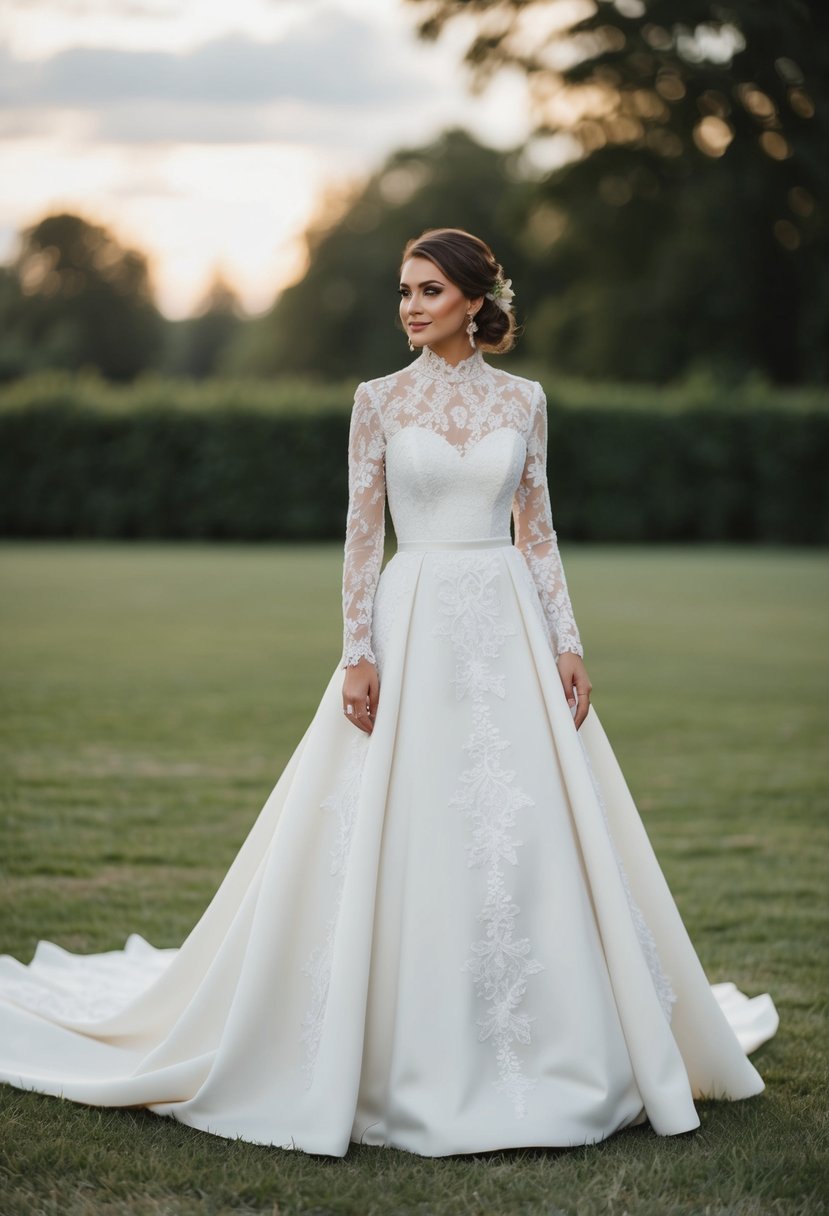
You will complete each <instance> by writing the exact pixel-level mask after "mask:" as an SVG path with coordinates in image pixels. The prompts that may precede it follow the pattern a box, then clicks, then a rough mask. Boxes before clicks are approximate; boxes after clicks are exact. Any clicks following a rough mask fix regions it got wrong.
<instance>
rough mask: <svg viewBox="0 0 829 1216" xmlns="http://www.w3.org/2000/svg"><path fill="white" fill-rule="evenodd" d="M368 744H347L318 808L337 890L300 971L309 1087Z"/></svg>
mask: <svg viewBox="0 0 829 1216" xmlns="http://www.w3.org/2000/svg"><path fill="white" fill-rule="evenodd" d="M352 729H353V728H352ZM367 744H368V736H367V735H362V734H359V735H358V734H356V732H355V737H354V739H353V740H351V741H350V754H349V756H348V758H347V760H346V764H345V771H344V774H343V779H342V784H341V785H340V786H339V787H338V788H337V789H336V790H335V791H334V792H333V793H332V794H329V796H328V797H327V798H326V799H324V801H323V802H322V803H321V804H320V809H321V810H325V811H331V812H333V814H334V815H336V835H335V839H334V845H333V847H332V849H331V862H330V866H329V873H330V874H331V875H332V877H334V878H336V879H337V886H336V892H335V895H334V911H333V913H332V915H331V916H330V917H329V919H328V923H327V925H326V929H325V938H324V940H323V941H322V942H321V944H320V945H319V946H316V947H315V948H314V950H312V951H311V954H310V955H309V957H308V959H307V961H306V963H305V964H304V966H303V968H302V972H303V974H304V975H307V976H309V977H310V979H311V1000H310V1004H309V1007H308V1011H307V1013H306V1015H305V1017H304V1018H303V1021H302V1034H301V1035H300V1041H301V1042H302V1043H304V1044H305V1062H304V1065H303V1068H304V1071H305V1077H306V1085H309V1086H310V1084H311V1081H312V1080H313V1075H314V1066H315V1064H316V1059H317V1052H318V1051H319V1045H320V1039H321V1038H322V1028H323V1024H324V1022H325V1010H326V1006H327V1004H328V987H329V982H330V979H331V965H332V962H333V957H334V938H335V935H336V931H337V923H338V921H339V918H340V909H341V907H342V899H343V889H344V887H345V875H346V868H347V865H348V857H349V854H350V852H351V839H352V836H353V834H354V824H355V821H356V818H357V806H358V804H359V798H360V782H361V779H362V774H363V765H364V764H365V758H366V753H367Z"/></svg>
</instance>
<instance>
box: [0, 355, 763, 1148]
mask: <svg viewBox="0 0 829 1216" xmlns="http://www.w3.org/2000/svg"><path fill="white" fill-rule="evenodd" d="M546 428H547V416H546V403H545V400H544V394H543V392H542V391H541V388H540V386H539V385H538V384H535V383H533V382H531V381H528V380H525V379H523V378H521V377H518V376H513V375H510V374H508V373H506V372H504V371H501V370H500V369H495V368H493V367H491V366H489V365H488V364H487V363H486V362H485V361H484V360H483V358H482V357H481V355H480V352H477V351H476V352H475V353H474V354H473V355H471V356H470V357H469V358H467V359H465V360H463V361H462V362H461V363H460V364H458V365H457V366H455V367H453V366H451V365H449V364H448V363H446V362H445V361H444V360H443V359H441V358H440V357H439V356H438V355H436V354H435V353H434V352H433V351H431V350H430V349H429V348H428V347H426V348H425V349H424V350H423V351H422V353H421V354H420V355H419V356H418V357H417V358H416V359H415V360H414V361H413V362H412V363H411V364H410V366H409V367H407V368H405V369H403V370H402V371H401V372H398V373H395V374H394V375H391V376H386V377H383V378H380V379H378V380H374V381H370V382H367V383H365V384H361V385H360V386H359V388H358V390H357V394H356V398H355V404H354V410H353V413H352V419H351V430H350V437H349V508H348V521H347V535H346V544H345V562H344V572H343V607H344V649H343V655H342V658H341V661H340V663H338V665H337V667H336V669H335V670H334V672H333V674H332V676H331V679H330V682H329V683H328V686H327V687H326V689H325V691H324V692H323V695H322V699H321V701H320V704H319V707H318V709H317V711H316V713H315V715H314V717H313V719H312V721H311V722H310V724H309V725H308V727H307V729H306V731H305V734H304V735H303V737H302V738H301V739H300V741H299V743H298V744H297V747H296V749H295V751H294V753H293V755H292V756H291V758H290V760H289V761H288V763H287V765H286V767H285V769H284V771H283V772H282V774H281V776H280V777H279V779H278V781H277V783H276V785H275V787H274V789H273V791H272V793H271V794H270V796H269V798H268V800H267V802H266V804H265V806H264V808H263V810H262V811H261V814H260V815H259V817H258V819H257V820H256V822H255V823H254V825H253V827H252V829H251V832H250V834H249V836H248V837H247V839H246V841H245V842H244V844H243V846H242V848H241V850H240V852H239V854H238V856H237V857H236V860H235V861H234V863H233V865H232V866H231V868H230V870H229V871H228V874H227V876H226V877H225V879H224V881H223V882H222V884H221V886H220V888H219V890H218V892H217V893H216V895H215V897H214V898H213V900H212V902H211V903H210V905H209V906H208V908H207V910H206V911H205V913H204V914H203V916H202V917H201V919H200V920H199V922H198V924H197V925H196V926H195V928H194V929H193V930H192V932H191V933H190V935H189V936H188V937H187V939H186V941H185V942H184V944H183V945H182V946H181V947H180V948H178V949H168V950H156V949H154V948H153V947H152V946H151V945H149V944H148V943H147V942H145V941H144V940H143V939H142V938H140V937H138V936H136V935H133V936H132V937H131V938H130V939H129V940H128V941H127V945H126V948H125V949H124V950H117V951H113V952H111V953H107V954H98V955H89V956H82V955H73V954H70V953H68V952H66V951H63V950H62V949H60V948H59V947H57V946H55V945H53V944H51V943H47V942H41V943H40V945H39V946H38V949H37V951H36V954H35V957H34V960H33V961H32V963H31V964H30V965H29V966H24V965H22V964H21V963H19V962H17V961H16V960H14V959H12V958H10V957H8V956H5V957H4V958H3V959H2V960H1V961H0V1079H2V1080H4V1081H7V1082H9V1083H10V1084H12V1085H16V1086H18V1087H21V1088H27V1089H33V1090H38V1091H42V1092H44V1093H48V1094H58V1095H63V1096H64V1097H65V1098H68V1099H72V1100H74V1101H77V1102H84V1103H90V1104H94V1105H101V1106H145V1107H148V1108H149V1109H150V1110H152V1111H155V1112H157V1113H158V1114H162V1115H170V1116H172V1117H174V1118H176V1119H178V1120H181V1122H183V1123H187V1124H190V1125H192V1126H194V1127H197V1128H202V1129H204V1130H205V1131H208V1132H213V1133H215V1134H218V1135H220V1136H227V1137H242V1138H244V1139H245V1140H250V1141H254V1142H257V1143H261V1144H269V1145H277V1146H282V1147H285V1148H298V1149H302V1150H305V1151H307V1152H311V1153H324V1154H333V1155H337V1156H341V1155H343V1154H345V1152H346V1151H347V1149H348V1146H349V1143H350V1141H352V1140H353V1141H358V1142H362V1143H367V1144H375V1145H390V1146H395V1147H398V1148H402V1149H406V1150H409V1151H412V1152H415V1153H420V1154H424V1155H429V1156H441V1155H445V1154H450V1153H469V1152H476V1151H482V1150H490V1149H499V1148H510V1147H516V1146H530V1145H535V1146H543V1145H549V1146H565V1145H577V1144H584V1143H589V1142H593V1141H597V1140H601V1139H603V1138H604V1137H607V1136H609V1135H611V1134H612V1133H614V1132H616V1131H617V1130H619V1129H620V1128H623V1127H625V1126H626V1125H629V1124H632V1123H636V1122H641V1121H642V1120H644V1119H648V1120H650V1123H651V1125H652V1127H653V1129H654V1131H655V1132H657V1133H658V1134H661V1135H672V1134H674V1133H678V1132H684V1131H687V1130H689V1129H691V1128H694V1127H696V1126H697V1125H698V1123H699V1118H698V1115H697V1112H696V1109H695V1106H694V1099H695V1098H700V1097H717V1098H728V1099H737V1098H746V1097H748V1096H749V1095H751V1094H756V1093H759V1092H760V1090H762V1088H763V1082H762V1080H761V1079H760V1077H759V1075H758V1073H757V1072H756V1071H755V1069H754V1067H753V1066H752V1064H751V1063H750V1062H749V1060H748V1059H747V1053H748V1052H749V1051H751V1050H753V1049H754V1048H755V1047H756V1046H758V1044H760V1043H761V1042H763V1041H765V1040H766V1039H767V1038H769V1037H770V1036H771V1035H773V1034H774V1032H775V1029H776V1027H777V1013H776V1010H775V1007H774V1005H773V1003H772V1000H771V998H770V997H769V996H768V995H762V996H758V997H755V998H753V999H751V1000H749V999H748V998H747V997H745V996H743V994H742V993H740V992H739V991H738V990H737V989H736V988H735V987H734V986H733V985H729V984H722V985H716V986H715V987H714V988H713V989H712V987H711V986H710V985H709V983H708V981H707V979H706V977H705V974H704V972H703V970H702V968H701V966H700V963H699V961H698V959H697V956H696V954H695V952H694V949H693V947H692V945H691V943H690V941H689V939H688V936H687V934H686V932H685V929H684V927H683V924H682V921H681V919H680V916H679V914H678V912H677V909H676V907H675V905H674V902H673V900H672V898H671V895H670V892H669V890H668V888H667V886H666V883H665V880H664V878H663V876H662V873H661V870H660V868H659V865H658V863H657V861H656V858H655V857H654V854H653V852H652V850H651V847H650V844H649V842H648V838H647V836H646V834H645V831H644V829H643V827H642V824H641V822H640V819H639V816H638V814H637V811H636V808H635V806H634V804H633V802H632V800H631V797H630V794H629V792H628V789H627V787H626V785H625V781H624V778H623V776H622V774H621V772H620V769H619V766H618V764H617V761H616V759H615V757H614V755H613V752H612V751H611V748H610V745H609V744H608V741H607V739H606V736H605V734H604V732H603V730H602V727H601V724H600V722H599V718H598V715H597V713H596V710H595V708H592V709H591V710H590V713H589V714H588V717H587V719H586V721H585V723H584V725H583V726H582V727H581V729H580V730H579V731H577V730H576V728H575V726H574V722H573V717H572V714H571V712H570V710H569V708H568V705H567V702H566V698H565V694H564V691H563V688H562V684H561V681H560V679H559V676H558V670H557V667H556V653H557V652H561V651H566V650H569V651H574V652H576V653H581V644H580V640H579V635H578V631H577V629H576V625H575V621H574V619H573V613H572V609H571V604H570V599H569V596H568V591H567V586H566V583H565V579H564V574H563V571H562V567H561V562H560V558H559V553H558V547H557V543H556V536H555V532H554V531H553V525H552V518H551V514H550V500H549V494H548V490H547V481H546V473H545V460H546V446H547V429H546ZM386 495H388V502H389V507H390V511H391V515H392V518H393V521H394V526H395V531H396V535H397V541H398V549H397V552H396V553H395V554H394V556H393V557H392V558H391V559H390V561H389V562H388V563H387V565H386V566H385V568H384V569H383V571H382V573H381V569H380V567H381V563H382V555H383V521H384V508H385V501H386ZM511 513H512V515H513V517H514V523H515V543H514V544H513V543H512V541H511V539H510V517H511ZM361 656H368V657H369V658H372V659H374V660H375V661H376V663H377V670H378V674H379V678H380V697H379V705H378V710H377V715H376V720H375V725H374V730H373V733H372V734H371V735H368V734H365V733H363V732H361V731H359V730H358V729H357V728H355V726H354V725H353V724H352V723H351V722H349V720H348V718H347V717H346V716H345V714H344V713H343V704H342V683H343V670H342V666H343V665H345V664H347V663H349V662H356V661H357V660H358V659H359V658H360V657H361Z"/></svg>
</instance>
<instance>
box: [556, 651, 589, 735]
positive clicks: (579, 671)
mask: <svg viewBox="0 0 829 1216" xmlns="http://www.w3.org/2000/svg"><path fill="white" fill-rule="evenodd" d="M558 674H559V675H560V676H561V682H562V684H563V685H564V695H565V697H566V698H567V704H568V705H569V706H570V708H571V709H572V708H573V706H574V705H576V704H577V705H578V709H577V710H576V716H575V718H574V719H573V721H574V722H575V724H576V730H578V728H579V727H580V726H581V724H582V722H583V721H584V719H585V718H586V717H587V711H588V710H589V709H590V693H591V691H592V689H593V685H592V684H591V683H590V677H589V676H588V674H587V668H586V667H585V666H584V659H582V658H581V656H580V655H577V654H571V653H570V652H569V651H563V652H562V653H561V654H560V655H559V656H558Z"/></svg>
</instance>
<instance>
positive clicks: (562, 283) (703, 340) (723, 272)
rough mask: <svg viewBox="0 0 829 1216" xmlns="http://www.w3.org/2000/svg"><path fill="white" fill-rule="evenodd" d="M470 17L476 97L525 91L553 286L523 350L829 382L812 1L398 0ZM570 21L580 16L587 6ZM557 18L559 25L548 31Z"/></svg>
mask: <svg viewBox="0 0 829 1216" xmlns="http://www.w3.org/2000/svg"><path fill="white" fill-rule="evenodd" d="M409 2H410V3H412V4H417V5H419V6H420V8H421V9H422V11H423V14H424V15H423V19H422V21H421V26H420V30H421V33H422V35H423V36H424V37H426V38H436V37H438V36H440V34H441V32H442V31H443V29H444V28H446V26H447V25H449V24H451V23H453V22H455V21H456V20H457V18H458V17H459V16H460V15H461V14H463V16H464V18H465V20H466V21H467V23H468V24H469V25H470V26H471V28H472V29H473V31H474V33H473V36H472V38H471V40H470V42H469V45H468V48H467V51H466V56H465V58H466V62H467V63H468V65H469V66H470V68H471V70H472V74H473V81H474V84H475V87H478V88H481V87H485V85H486V82H487V80H488V79H489V78H490V77H491V76H492V74H493V73H495V72H498V71H500V70H502V69H504V68H505V67H509V68H511V69H513V70H519V71H521V72H523V73H524V74H525V76H526V78H527V81H528V87H529V96H530V100H531V107H532V112H533V116H534V123H535V132H534V138H535V139H537V140H538V139H541V140H543V139H545V138H549V137H551V136H555V137H557V138H562V137H567V138H568V139H569V140H570V141H571V151H572V159H571V161H570V163H569V164H567V165H565V166H564V167H563V168H561V169H559V170H557V171H555V172H553V173H551V174H550V175H549V176H548V177H547V178H546V180H545V181H544V182H542V183H541V184H540V186H539V194H538V200H537V204H536V212H535V214H536V220H535V221H533V220H532V215H531V217H530V221H531V222H535V223H536V227H537V228H539V230H541V229H543V228H544V226H545V223H546V226H547V229H548V232H550V233H552V234H553V235H552V237H551V239H549V240H548V242H547V249H546V253H545V254H544V255H543V258H544V262H545V268H546V274H547V278H548V282H549V283H550V284H551V285H552V287H553V290H552V291H551V292H550V293H549V295H548V298H547V300H546V301H545V302H544V303H543V307H542V310H541V313H540V314H539V315H538V316H537V318H536V320H535V322H534V324H533V326H532V330H528V341H530V342H531V344H534V346H535V348H536V350H537V352H540V351H543V352H544V353H545V354H547V355H549V356H550V357H551V358H552V359H553V360H554V361H555V362H556V363H557V364H558V365H559V366H562V367H565V368H567V369H568V370H573V371H580V372H584V371H590V370H592V371H593V372H594V373H597V374H601V375H622V376H643V375H644V376H649V377H653V378H656V379H664V378H668V377H670V376H673V375H675V374H676V373H677V372H678V371H681V370H683V369H684V370H687V369H688V368H690V367H692V366H693V365H694V364H695V363H706V364H708V365H710V366H713V367H714V368H716V369H717V370H719V371H720V372H725V373H727V374H730V375H735V376H739V375H742V374H745V373H746V372H749V371H752V370H758V369H759V370H760V371H762V372H764V373H765V374H767V375H768V376H770V377H771V378H773V379H775V380H778V381H797V380H814V381H822V382H825V381H826V380H827V379H829V353H827V352H829V232H828V230H827V217H826V207H827V200H829V157H828V156H827V155H826V149H827V146H829V139H828V138H827V136H829V38H827V28H826V18H825V16H824V15H823V13H822V12H819V11H818V8H817V6H815V5H811V6H810V5H808V4H806V3H805V2H804V0H776V3H774V4H762V3H758V2H757V0H592V4H591V5H590V9H591V11H590V12H589V14H588V15H586V16H582V17H581V19H577V18H574V17H570V18H568V19H567V20H565V21H564V22H563V24H562V21H561V13H562V12H563V11H564V10H562V9H561V7H560V6H558V5H555V4H550V3H546V2H542V0H468V3H465V4H462V5H458V4H457V3H455V0H409ZM580 11H581V12H582V13H583V12H584V10H583V9H582V10H580ZM557 22H558V24H556V23H557Z"/></svg>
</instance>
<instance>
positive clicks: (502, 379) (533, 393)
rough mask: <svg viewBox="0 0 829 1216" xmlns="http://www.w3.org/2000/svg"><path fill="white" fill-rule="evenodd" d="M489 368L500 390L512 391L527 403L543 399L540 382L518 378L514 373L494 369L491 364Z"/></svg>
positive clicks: (497, 368)
mask: <svg viewBox="0 0 829 1216" xmlns="http://www.w3.org/2000/svg"><path fill="white" fill-rule="evenodd" d="M487 367H488V368H489V372H490V375H491V376H492V377H493V380H494V381H495V383H496V385H497V386H498V387H499V388H508V389H512V391H513V392H515V393H518V394H519V395H520V396H521V397H524V398H525V399H526V400H527V401H536V400H540V399H543V397H544V389H543V388H542V387H541V384H540V383H539V381H538V380H530V379H528V377H526V376H516V375H515V373H514V372H508V371H506V369H505V368H503V367H494V366H493V364H491V363H487Z"/></svg>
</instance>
